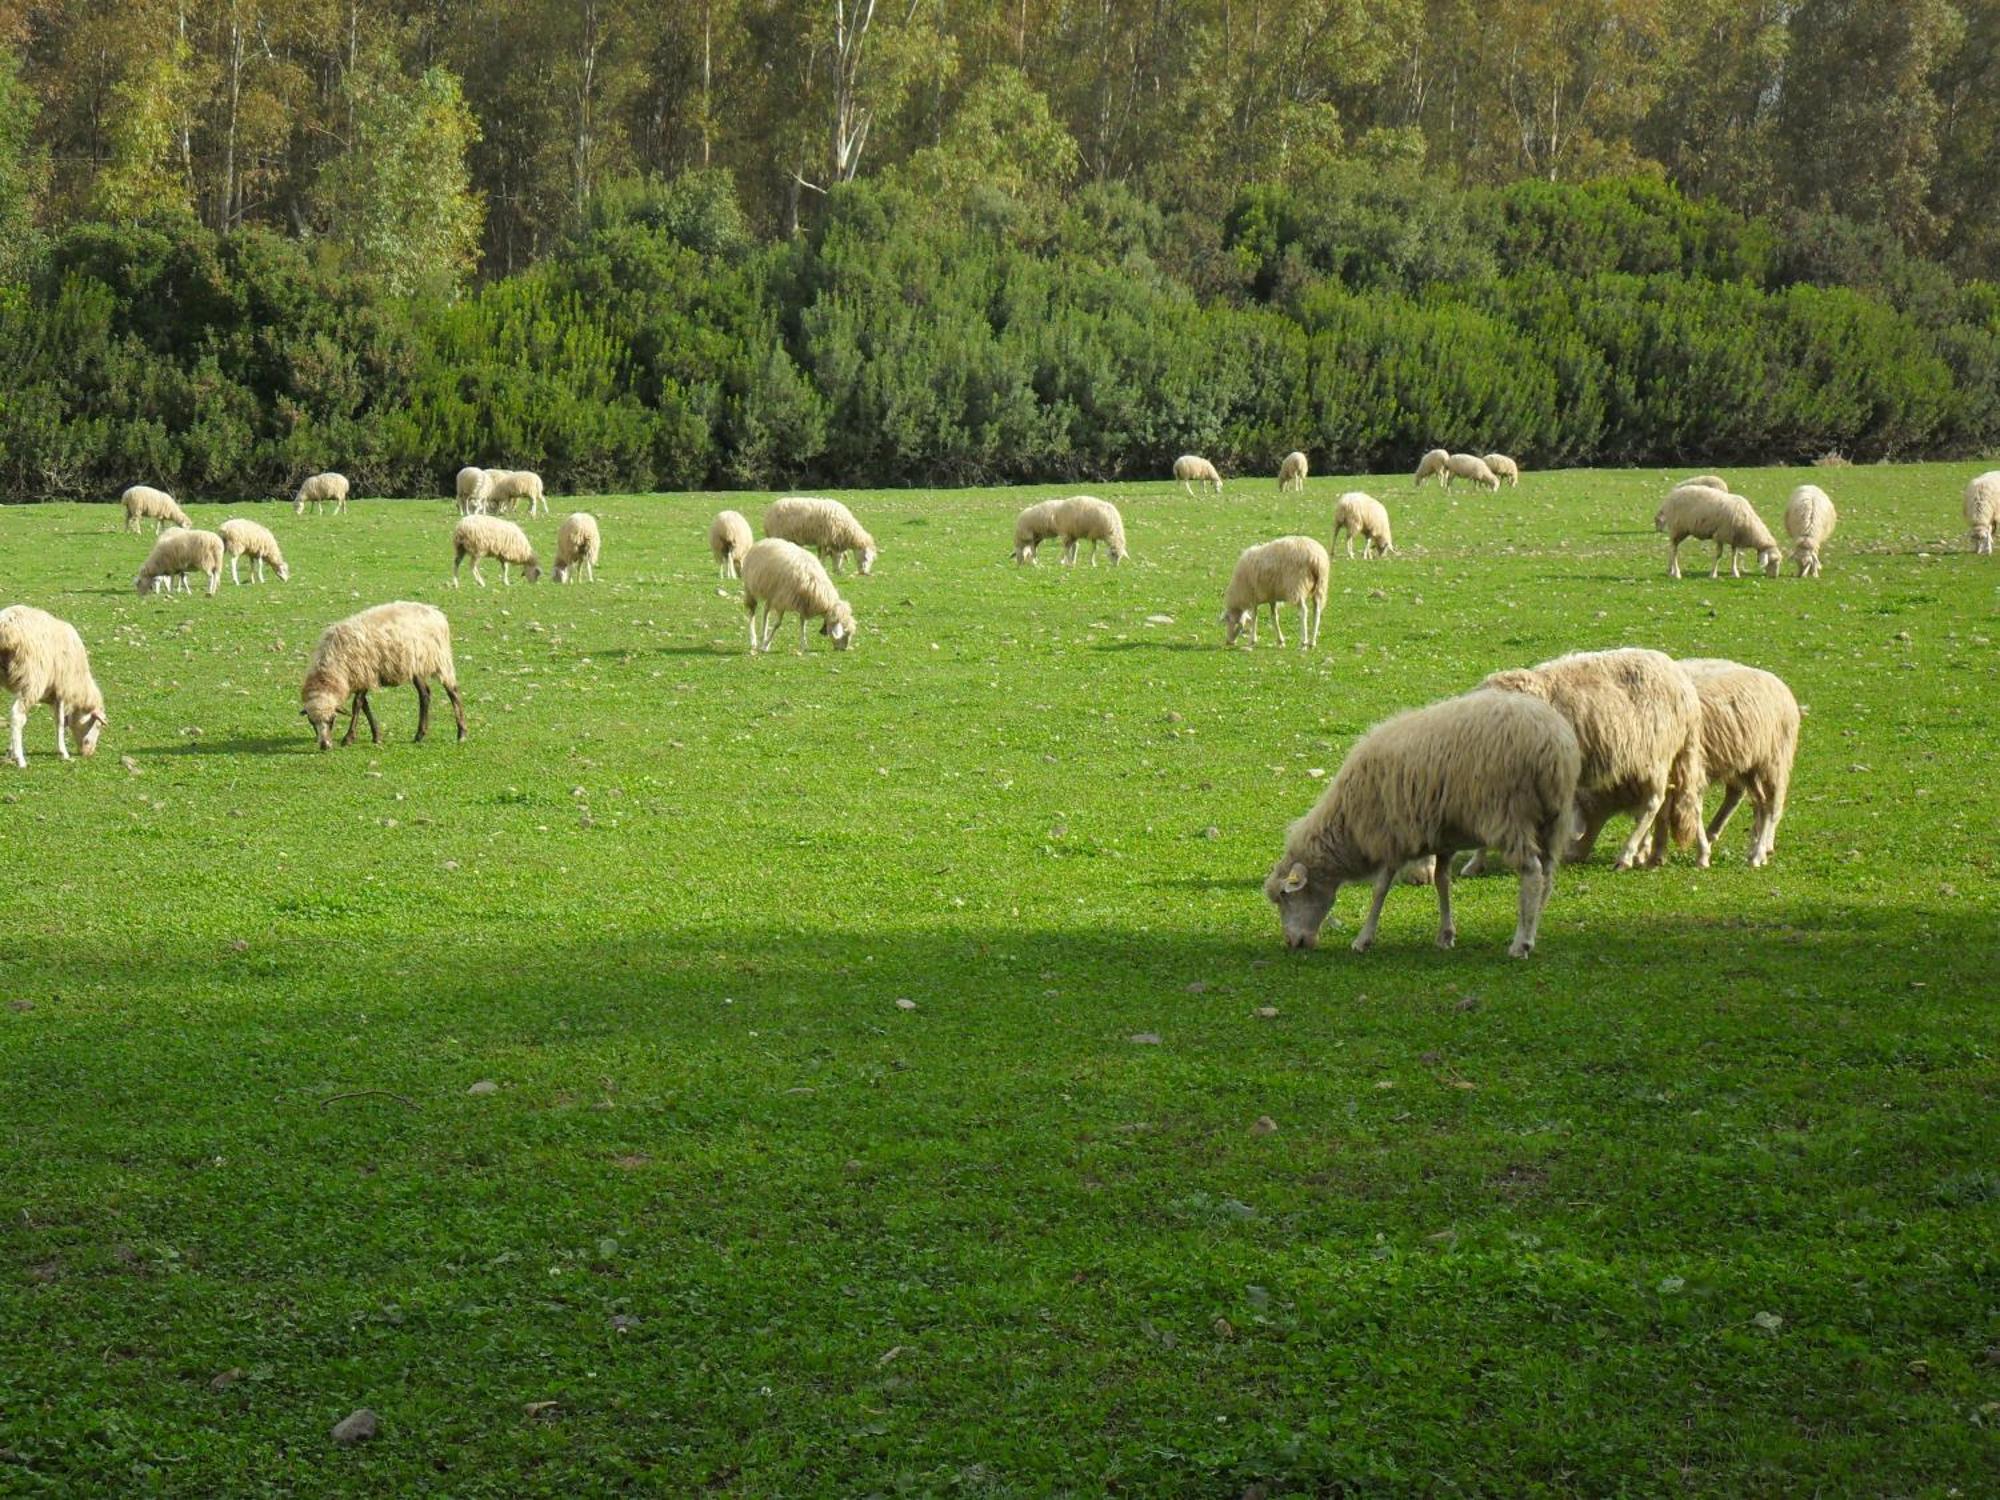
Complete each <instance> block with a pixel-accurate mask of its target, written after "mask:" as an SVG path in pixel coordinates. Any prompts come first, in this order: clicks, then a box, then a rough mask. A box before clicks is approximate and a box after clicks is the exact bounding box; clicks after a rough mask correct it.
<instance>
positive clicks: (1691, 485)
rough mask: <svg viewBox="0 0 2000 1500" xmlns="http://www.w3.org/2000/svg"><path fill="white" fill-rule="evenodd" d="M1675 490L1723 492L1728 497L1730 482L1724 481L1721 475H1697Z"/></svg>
mask: <svg viewBox="0 0 2000 1500" xmlns="http://www.w3.org/2000/svg"><path fill="white" fill-rule="evenodd" d="M1674 488H1675V489H1677V490H1688V489H1701V490H1721V491H1722V493H1723V494H1725V495H1726V494H1728V493H1729V481H1728V480H1726V479H1724V478H1723V477H1722V476H1721V475H1720V474H1697V475H1695V476H1694V478H1692V479H1683V480H1682V481H1681V482H1680V483H1679V484H1677V485H1675V486H1674Z"/></svg>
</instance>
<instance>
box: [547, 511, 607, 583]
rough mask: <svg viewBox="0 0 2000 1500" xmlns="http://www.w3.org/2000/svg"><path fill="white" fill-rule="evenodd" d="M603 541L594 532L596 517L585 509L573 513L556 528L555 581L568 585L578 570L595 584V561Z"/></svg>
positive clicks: (565, 517)
mask: <svg viewBox="0 0 2000 1500" xmlns="http://www.w3.org/2000/svg"><path fill="white" fill-rule="evenodd" d="M602 548H603V541H602V540H601V539H600V537H599V536H598V533H597V517H595V516H593V515H592V514H591V513H590V512H589V511H587V510H579V511H573V512H572V513H571V514H569V515H566V516H564V517H563V523H562V525H561V526H559V527H557V528H556V582H557V583H568V582H569V581H570V579H571V578H573V577H574V576H575V575H576V573H577V571H578V570H579V569H581V570H582V573H583V576H584V577H585V578H588V579H589V580H590V581H591V582H592V583H595V582H597V559H598V555H599V553H600V551H601V550H602Z"/></svg>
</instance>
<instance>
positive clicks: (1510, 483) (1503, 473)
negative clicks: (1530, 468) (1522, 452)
mask: <svg viewBox="0 0 2000 1500" xmlns="http://www.w3.org/2000/svg"><path fill="white" fill-rule="evenodd" d="M1486 467H1487V468H1489V469H1491V470H1492V471H1493V472H1494V473H1495V474H1497V475H1499V476H1500V478H1502V479H1504V480H1506V481H1507V487H1508V488H1509V489H1515V490H1518V489H1519V488H1520V487H1521V466H1520V465H1519V464H1517V463H1515V462H1514V460H1513V459H1511V458H1509V457H1508V456H1507V455H1506V454H1504V453H1489V454H1487V455H1486ZM1496 488H1497V486H1496Z"/></svg>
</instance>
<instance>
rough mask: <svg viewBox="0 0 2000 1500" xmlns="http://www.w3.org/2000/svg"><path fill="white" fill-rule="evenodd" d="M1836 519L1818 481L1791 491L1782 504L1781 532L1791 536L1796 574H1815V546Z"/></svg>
mask: <svg viewBox="0 0 2000 1500" xmlns="http://www.w3.org/2000/svg"><path fill="white" fill-rule="evenodd" d="M1839 521H1840V514H1839V512H1838V511H1836V510H1835V509H1834V508H1833V501H1831V500H1829V499H1828V498H1827V494H1826V491H1825V490H1823V489H1821V488H1820V487H1819V486H1818V485H1816V484H1802V485H1800V486H1799V487H1798V488H1797V489H1795V490H1793V491H1792V498H1791V501H1790V503H1789V504H1787V505H1786V506H1785V535H1786V536H1788V537H1790V538H1791V539H1792V561H1793V562H1795V563H1797V564H1798V567H1799V577H1801V578H1817V577H1819V566H1820V564H1819V549H1820V548H1822V547H1824V546H1825V545H1826V539H1827V538H1828V537H1830V536H1832V535H1833V528H1834V527H1835V526H1836V525H1837V524H1839Z"/></svg>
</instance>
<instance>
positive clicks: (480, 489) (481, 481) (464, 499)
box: [458, 464, 488, 516]
mask: <svg viewBox="0 0 2000 1500" xmlns="http://www.w3.org/2000/svg"><path fill="white" fill-rule="evenodd" d="M487 483H488V481H487V478H486V470H484V469H475V468H474V467H473V466H472V465H471V464H467V465H466V466H465V467H464V468H462V469H460V470H459V471H458V513H459V514H460V515H461V516H469V515H473V514H475V513H476V512H478V511H482V510H484V509H486V486H487Z"/></svg>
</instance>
